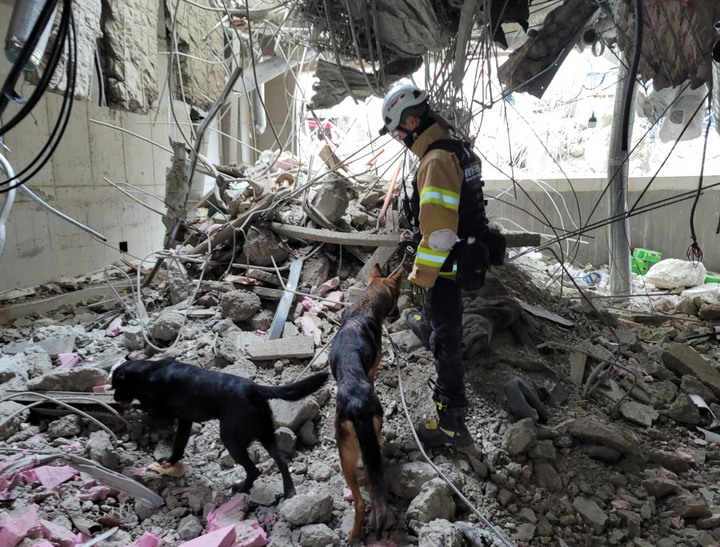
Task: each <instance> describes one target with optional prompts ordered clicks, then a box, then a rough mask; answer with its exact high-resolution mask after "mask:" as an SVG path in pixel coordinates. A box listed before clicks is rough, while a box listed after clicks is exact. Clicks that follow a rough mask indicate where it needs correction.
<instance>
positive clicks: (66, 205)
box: [0, 4, 187, 290]
mask: <svg viewBox="0 0 720 547" xmlns="http://www.w3.org/2000/svg"><path fill="white" fill-rule="evenodd" d="M11 9H12V8H11V7H8V6H6V5H4V4H0V35H3V36H4V34H5V30H6V25H7V22H8V21H9V19H10V14H11ZM160 46H161V47H163V46H164V44H160ZM155 47H156V48H157V47H158V45H157V44H156V46H155ZM158 68H159V70H161V71H162V70H164V59H163V58H160V60H159V63H158ZM9 70H10V65H9V63H8V62H7V61H6V60H5V57H4V56H1V58H0V78H1V79H3V80H4V79H5V77H6V76H7V73H8V71H9ZM26 85H27V84H26ZM61 100H62V98H61V97H60V96H59V95H57V94H54V93H47V94H45V95H44V96H43V97H42V99H41V100H40V103H39V104H38V106H37V107H36V108H35V109H34V110H33V115H34V117H35V120H33V118H32V117H28V118H27V119H26V120H24V121H23V123H22V124H21V126H19V127H18V128H17V129H16V130H13V131H10V132H9V133H8V134H7V135H6V137H7V138H6V143H7V145H8V146H9V147H10V149H11V151H10V152H8V153H7V158H8V160H9V161H10V162H11V163H12V165H13V167H14V168H15V170H16V171H18V170H20V169H22V168H23V167H24V166H26V165H27V164H28V163H29V162H30V161H31V160H32V158H33V157H34V156H35V155H36V154H37V152H38V151H39V147H40V146H42V144H43V143H44V142H45V141H46V140H47V138H48V134H49V130H50V128H51V127H52V125H54V123H55V120H56V118H57V114H58V111H59V108H60V104H61ZM97 102H98V97H97V86H95V88H94V91H93V93H92V96H91V97H90V100H89V101H82V100H79V101H75V102H74V104H73V112H72V116H71V118H70V121H69V124H68V128H67V131H66V133H65V136H64V138H63V140H62V141H61V142H60V145H59V146H58V149H57V151H56V153H55V155H54V156H53V158H52V160H51V161H50V162H49V163H48V164H47V165H46V166H45V168H44V169H43V170H42V171H40V172H39V173H38V175H37V176H36V177H34V178H33V179H32V180H30V181H29V182H28V186H29V188H31V189H32V190H33V191H34V192H36V193H37V194H39V195H40V196H41V197H42V198H43V199H45V200H46V201H48V202H49V203H50V204H51V205H52V206H54V207H56V208H58V209H60V210H61V211H63V212H65V213H66V214H68V215H70V216H71V217H73V218H75V219H77V220H78V221H80V222H82V223H84V224H86V225H88V226H89V227H91V228H93V229H94V230H96V231H98V232H100V233H102V234H103V235H105V236H107V237H108V238H109V241H108V242H107V244H103V243H101V242H99V241H95V240H94V239H92V238H91V237H90V235H88V234H86V233H85V232H82V231H81V230H80V229H78V228H75V227H74V226H71V225H70V224H68V223H67V222H65V221H63V220H61V219H59V218H58V217H56V216H54V215H51V214H49V213H48V212H46V211H45V210H44V209H41V208H40V207H39V206H38V205H37V204H35V203H34V202H31V201H29V200H28V199H27V198H26V197H25V196H24V195H23V194H22V193H18V198H17V200H16V202H15V205H14V207H13V209H12V212H11V213H10V218H9V220H8V223H7V241H6V243H5V248H4V250H3V253H2V256H0V290H5V289H10V288H15V287H29V286H33V285H37V284H41V283H46V282H48V281H50V280H52V279H56V278H58V277H61V276H76V275H82V274H84V273H87V272H91V271H96V270H100V269H102V268H103V267H105V266H106V265H107V264H111V263H113V262H117V261H118V260H119V259H120V258H121V256H122V255H121V253H120V252H119V250H118V247H119V243H120V242H121V241H125V242H127V244H128V251H129V253H130V254H131V255H133V256H138V257H144V256H145V255H146V254H148V253H150V252H152V251H153V250H156V249H158V248H161V247H162V236H163V229H162V222H161V217H160V215H157V214H156V213H154V212H151V211H149V210H148V209H146V208H145V207H143V206H142V205H140V204H138V203H136V202H134V201H132V200H131V199H130V198H128V197H127V196H124V195H123V194H122V193H120V192H119V191H118V190H116V189H115V188H113V187H112V186H111V185H110V184H108V183H107V182H105V181H104V180H103V177H107V178H108V179H110V180H111V181H112V182H114V183H116V184H118V183H124V182H127V183H129V184H132V185H135V186H137V187H138V188H139V190H142V191H145V192H148V193H149V194H152V195H154V196H159V198H160V199H158V200H155V199H153V198H152V197H149V196H147V195H145V194H142V193H141V192H140V191H139V190H133V189H132V188H130V187H127V186H125V187H124V189H126V190H127V191H129V192H130V193H132V194H133V195H135V196H137V197H138V198H139V199H140V200H142V201H143V202H144V203H146V204H147V205H148V206H149V207H153V208H156V209H159V210H161V211H162V210H163V209H164V205H163V203H162V197H163V196H164V194H165V172H166V169H167V167H168V166H169V165H170V154H169V153H167V152H165V151H164V150H162V149H160V148H158V147H155V146H152V145H150V144H148V143H147V142H144V141H142V140H140V139H138V138H137V137H134V136H132V135H129V134H124V133H122V132H120V131H118V130H115V129H112V128H109V127H105V126H101V125H98V124H96V123H93V122H91V121H90V120H98V121H102V122H104V123H108V124H111V125H117V126H120V127H123V128H126V129H128V130H130V131H132V132H134V133H137V134H139V135H141V136H143V137H145V138H147V139H152V140H153V141H155V142H157V143H160V144H162V145H164V146H167V142H168V132H169V129H168V124H167V122H166V120H167V119H168V118H169V115H168V108H167V104H165V102H162V103H161V104H160V105H159V107H158V116H157V121H156V122H155V123H153V119H154V117H150V116H143V115H140V114H133V113H128V112H122V111H117V110H109V109H108V108H105V107H100V106H97ZM175 110H176V112H177V113H178V115H179V116H184V109H182V108H179V107H176V109H175ZM185 121H187V119H186V118H185ZM2 201H4V200H3V198H2V197H0V202H2ZM155 228H156V229H155Z"/></svg>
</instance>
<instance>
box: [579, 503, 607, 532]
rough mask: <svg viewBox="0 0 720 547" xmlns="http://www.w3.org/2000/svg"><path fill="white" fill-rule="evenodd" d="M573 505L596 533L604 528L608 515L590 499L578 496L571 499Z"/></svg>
mask: <svg viewBox="0 0 720 547" xmlns="http://www.w3.org/2000/svg"><path fill="white" fill-rule="evenodd" d="M573 507H574V508H575V510H576V511H577V512H578V513H580V515H582V517H583V518H584V519H585V520H586V521H587V522H588V523H589V524H590V525H591V526H592V527H593V529H594V530H595V532H596V533H600V532H602V531H603V530H604V529H605V526H606V525H607V523H608V515H607V513H606V512H605V511H603V510H602V509H601V508H600V506H599V505H598V504H597V503H596V502H595V501H594V500H592V499H590V498H586V497H584V496H578V497H577V498H575V500H574V501H573Z"/></svg>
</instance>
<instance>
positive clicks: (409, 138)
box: [399, 114, 435, 148]
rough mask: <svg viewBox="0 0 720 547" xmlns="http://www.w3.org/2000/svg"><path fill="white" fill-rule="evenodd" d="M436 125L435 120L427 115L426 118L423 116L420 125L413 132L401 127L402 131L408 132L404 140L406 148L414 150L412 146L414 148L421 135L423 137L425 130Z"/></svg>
mask: <svg viewBox="0 0 720 547" xmlns="http://www.w3.org/2000/svg"><path fill="white" fill-rule="evenodd" d="M434 123H435V120H434V119H433V118H432V117H431V116H429V115H427V114H426V115H425V116H423V117H422V118H421V119H420V123H419V124H418V126H417V127H416V128H415V129H414V130H413V131H406V130H405V129H404V128H403V127H401V126H399V128H400V129H402V130H403V131H406V133H407V134H406V135H405V138H404V139H403V142H404V143H405V146H407V147H408V148H412V146H413V144H415V141H416V140H417V138H418V137H419V136H420V135H422V134H423V133H424V132H425V130H426V129H427V128H428V127H430V126H431V125H433V124H434Z"/></svg>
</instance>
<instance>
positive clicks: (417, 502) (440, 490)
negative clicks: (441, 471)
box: [405, 478, 455, 533]
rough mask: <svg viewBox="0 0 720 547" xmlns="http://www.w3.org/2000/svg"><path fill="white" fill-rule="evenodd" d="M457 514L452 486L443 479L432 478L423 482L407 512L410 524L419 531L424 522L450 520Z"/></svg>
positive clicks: (411, 527) (414, 529)
mask: <svg viewBox="0 0 720 547" xmlns="http://www.w3.org/2000/svg"><path fill="white" fill-rule="evenodd" d="M454 516H455V502H454V501H453V498H452V491H451V490H450V487H449V486H448V485H447V483H445V481H444V480H442V479H439V478H437V479H432V480H430V481H428V482H426V483H425V484H423V486H422V489H421V490H420V493H419V494H418V495H417V496H415V497H414V498H413V499H412V501H411V502H410V505H409V507H408V509H407V512H406V513H405V518H406V520H407V523H408V526H409V527H410V529H411V530H413V531H414V532H415V533H419V532H420V529H421V528H422V526H423V525H424V524H428V523H430V522H432V521H435V520H436V519H444V520H449V519H451V518H453V517H454Z"/></svg>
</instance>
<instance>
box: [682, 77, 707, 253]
mask: <svg viewBox="0 0 720 547" xmlns="http://www.w3.org/2000/svg"><path fill="white" fill-rule="evenodd" d="M709 87H710V90H709V91H708V95H707V101H708V106H707V107H708V111H709V112H712V84H710V85H709ZM711 125H712V123H711V120H708V121H707V123H706V124H705V142H704V143H703V153H702V160H701V163H700V178H699V180H698V187H697V194H695V200H694V201H693V204H692V208H691V209H690V239H692V243H691V244H690V247H688V250H687V253H686V256H687V259H688V260H690V261H692V262H693V263H695V262H700V261H701V260H702V259H703V252H702V249H701V248H700V244H699V243H698V241H697V234H696V233H695V209H696V208H697V204H698V201H700V194H701V193H702V187H703V174H704V173H705V155H706V154H707V145H708V136H709V135H710V126H711Z"/></svg>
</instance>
